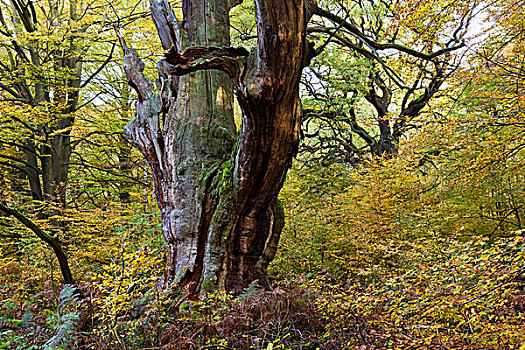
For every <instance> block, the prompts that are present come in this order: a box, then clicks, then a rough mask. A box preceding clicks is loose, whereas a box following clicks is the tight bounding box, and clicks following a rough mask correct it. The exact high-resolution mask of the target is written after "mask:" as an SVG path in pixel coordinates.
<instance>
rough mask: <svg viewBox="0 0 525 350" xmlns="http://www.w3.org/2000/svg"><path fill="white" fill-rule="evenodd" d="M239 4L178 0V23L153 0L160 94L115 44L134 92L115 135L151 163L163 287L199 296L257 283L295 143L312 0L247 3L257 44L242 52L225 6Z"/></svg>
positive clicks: (133, 56)
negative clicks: (160, 55) (234, 44)
mask: <svg viewBox="0 0 525 350" xmlns="http://www.w3.org/2000/svg"><path fill="white" fill-rule="evenodd" d="M238 2H239V1H232V0H207V1H196V0H185V1H183V13H184V19H183V21H182V22H181V23H182V25H181V27H180V28H179V24H178V22H177V20H176V19H175V16H174V14H173V12H172V10H171V8H170V6H169V4H168V3H167V1H166V0H151V10H152V17H153V20H154V22H155V25H156V27H157V29H158V32H159V37H160V39H161V43H162V46H163V49H164V52H165V59H163V60H161V62H159V65H158V67H159V84H158V85H159V86H160V87H161V88H160V92H153V91H152V89H151V83H150V82H149V81H147V80H146V79H145V77H144V75H143V74H142V70H143V68H144V65H143V63H142V62H141V60H140V58H139V57H138V55H137V53H136V52H135V51H134V50H132V49H128V48H127V47H126V44H125V42H124V41H123V40H122V41H121V43H122V46H123V48H124V51H125V58H124V62H123V66H124V69H125V72H126V76H127V78H128V81H129V83H130V85H131V86H132V87H134V88H135V89H136V90H137V92H138V94H139V100H138V102H137V104H136V109H137V113H136V116H135V118H134V119H132V120H131V121H130V122H129V124H128V125H127V127H126V129H125V133H126V135H127V136H128V138H129V139H130V140H131V142H132V143H133V144H134V145H135V146H136V147H137V148H138V149H139V150H140V151H141V152H142V153H143V154H144V156H145V158H146V160H147V161H148V163H149V165H150V167H151V169H152V173H153V179H154V186H155V193H156V196H157V201H158V205H159V208H160V210H161V215H162V230H163V234H164V237H165V239H166V246H167V262H166V269H165V271H164V275H163V280H162V286H163V287H164V288H167V287H169V286H172V285H173V284H174V283H175V284H177V285H179V286H183V287H186V288H187V290H188V292H189V293H198V292H200V291H202V290H203V289H215V288H219V289H226V290H237V291H238V290H242V288H244V287H246V286H247V285H248V284H249V283H251V282H252V281H255V280H258V281H259V283H261V284H263V285H264V284H266V283H267V281H266V268H267V266H268V264H269V262H270V261H271V260H272V259H273V257H274V256H275V252H276V249H277V244H278V240H279V236H280V233H281V230H282V227H283V224H284V219H283V213H282V209H281V208H280V206H279V204H278V201H277V195H278V193H279V191H280V189H281V187H282V185H283V182H284V179H285V176H286V172H287V170H288V169H289V168H290V166H291V163H292V158H293V156H294V155H295V154H296V152H297V147H298V142H299V133H300V121H301V104H300V100H299V79H300V76H301V71H302V68H303V67H304V65H305V64H306V63H307V61H308V56H309V53H310V51H311V49H310V47H311V46H310V45H308V43H307V41H306V24H307V21H308V18H309V14H308V13H307V12H306V9H307V7H308V8H312V6H307V4H305V1H304V0H289V1H282V0H258V1H256V9H257V27H258V47H257V49H256V50H253V51H252V52H251V53H248V51H246V50H245V49H242V48H231V47H229V46H230V40H229V17H228V16H229V10H230V9H231V7H233V6H235V5H236V4H237V3H238ZM313 4H315V3H313ZM310 5H311V4H310ZM179 76H180V77H179ZM233 91H234V92H235V94H236V96H237V99H238V102H239V105H240V106H241V110H242V125H241V129H240V130H239V131H237V130H236V128H235V124H234V120H233V108H232V105H233V94H232V92H233Z"/></svg>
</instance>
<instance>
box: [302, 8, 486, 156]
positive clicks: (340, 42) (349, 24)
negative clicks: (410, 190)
mask: <svg viewBox="0 0 525 350" xmlns="http://www.w3.org/2000/svg"><path fill="white" fill-rule="evenodd" d="M477 3H478V2H477V1H469V2H462V3H461V4H458V3H455V2H452V1H446V2H443V3H441V4H439V5H437V4H436V3H435V2H427V1H420V2H417V3H416V2H397V1H366V2H362V1H336V2H333V1H327V2H326V4H325V3H323V2H321V4H322V5H324V6H323V7H325V8H326V10H325V9H321V8H319V9H318V10H316V12H315V14H316V15H318V16H315V17H314V21H313V22H312V26H311V28H310V29H309V33H310V36H312V37H313V38H317V39H318V40H320V41H321V43H322V44H321V45H320V47H319V48H318V50H319V53H320V55H319V56H318V57H317V58H316V59H314V60H313V64H312V65H310V67H309V69H308V70H307V72H306V73H307V74H305V79H303V84H304V87H305V90H306V93H305V97H306V98H305V106H306V108H307V112H306V113H305V116H304V119H305V123H304V125H303V134H304V136H305V142H304V143H303V147H302V149H303V151H305V152H306V153H307V154H308V156H307V158H309V159H310V161H311V160H312V157H313V158H314V159H319V160H321V161H322V162H324V163H325V164H328V163H333V162H344V163H347V164H355V163H358V162H360V161H362V160H363V158H364V157H365V156H366V155H373V156H383V155H386V156H392V155H396V154H397V153H398V151H399V144H400V140H401V138H402V137H403V136H404V135H406V133H407V132H409V131H410V130H413V129H414V128H416V127H418V125H421V124H420V123H421V120H422V119H423V118H424V117H423V113H424V111H425V108H426V107H427V106H428V104H429V102H430V101H431V100H432V99H433V98H436V97H437V96H439V94H440V91H441V90H442V88H443V86H444V84H445V82H446V81H447V80H449V78H450V76H451V74H452V73H453V72H454V71H455V70H456V69H457V67H458V64H459V62H460V58H461V56H462V53H461V51H459V52H460V53H459V54H456V52H458V50H459V49H460V48H462V47H464V38H465V35H466V34H467V30H468V28H469V24H470V22H471V20H472V18H473V16H474V14H475V10H476V9H477V7H476V6H477ZM320 7H321V6H320ZM423 28H424V30H423ZM321 51H322V52H321ZM463 52H464V50H463Z"/></svg>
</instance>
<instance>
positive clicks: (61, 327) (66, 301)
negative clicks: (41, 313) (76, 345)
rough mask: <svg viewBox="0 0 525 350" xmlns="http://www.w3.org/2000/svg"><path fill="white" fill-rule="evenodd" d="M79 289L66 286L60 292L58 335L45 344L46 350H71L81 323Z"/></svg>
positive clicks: (56, 328)
mask: <svg viewBox="0 0 525 350" xmlns="http://www.w3.org/2000/svg"><path fill="white" fill-rule="evenodd" d="M77 306H78V294H77V287H76V286H73V285H67V286H65V287H64V288H63V289H62V291H61V292H60V296H59V300H58V310H57V311H58V312H57V314H58V316H59V318H58V322H57V326H56V327H55V330H56V334H55V335H54V336H53V337H51V338H50V339H49V340H48V341H47V342H46V343H45V344H44V347H43V349H44V350H53V349H55V350H56V349H69V348H70V347H71V344H72V343H73V340H74V335H75V329H76V327H77V325H78V323H79V321H80V316H79V314H78V311H77Z"/></svg>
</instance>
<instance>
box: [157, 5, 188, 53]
mask: <svg viewBox="0 0 525 350" xmlns="http://www.w3.org/2000/svg"><path fill="white" fill-rule="evenodd" d="M150 4H151V8H150V11H151V17H152V18H153V23H155V27H157V32H158V34H159V38H160V42H161V44H162V48H163V49H164V50H169V49H171V48H174V49H175V51H179V50H180V49H181V43H180V40H181V36H180V29H179V23H178V21H177V17H175V13H174V12H173V9H172V8H171V6H170V4H169V3H168V1H166V0H150Z"/></svg>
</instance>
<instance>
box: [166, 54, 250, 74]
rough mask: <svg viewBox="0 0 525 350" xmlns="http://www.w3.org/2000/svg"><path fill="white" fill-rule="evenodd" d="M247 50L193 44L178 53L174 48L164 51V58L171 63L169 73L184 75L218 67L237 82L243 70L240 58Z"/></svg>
mask: <svg viewBox="0 0 525 350" xmlns="http://www.w3.org/2000/svg"><path fill="white" fill-rule="evenodd" d="M248 55H249V52H248V51H247V50H246V49H245V48H243V47H239V48H234V47H214V46H195V47H190V48H188V49H186V50H184V51H183V52H182V53H178V52H177V51H176V50H175V49H174V48H171V49H170V50H168V51H164V59H165V60H166V62H168V63H169V64H171V67H170V73H171V74H175V75H185V74H188V73H191V72H196V71H199V70H205V69H219V70H222V71H224V72H226V73H228V74H229V75H230V77H231V78H232V79H233V80H234V82H237V81H238V80H239V77H240V75H241V73H242V70H243V64H242V59H241V58H239V57H245V56H248Z"/></svg>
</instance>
